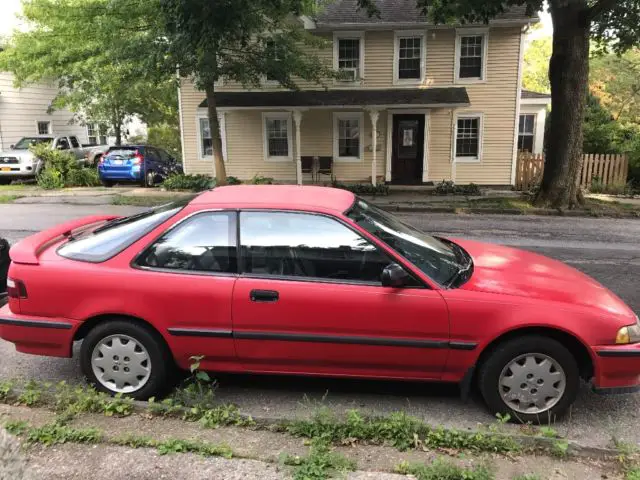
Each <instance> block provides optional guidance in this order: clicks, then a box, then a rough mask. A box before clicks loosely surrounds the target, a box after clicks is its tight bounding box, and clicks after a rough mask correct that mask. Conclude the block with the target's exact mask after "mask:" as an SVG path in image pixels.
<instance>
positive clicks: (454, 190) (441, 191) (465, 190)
mask: <svg viewBox="0 0 640 480" xmlns="http://www.w3.org/2000/svg"><path fill="white" fill-rule="evenodd" d="M435 193H436V195H469V196H475V195H482V192H481V191H480V187H478V185H476V184H475V183H470V184H469V185H456V184H455V183H454V182H453V181H451V180H442V182H440V183H439V184H437V185H436V189H435Z"/></svg>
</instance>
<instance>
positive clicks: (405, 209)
mask: <svg viewBox="0 0 640 480" xmlns="http://www.w3.org/2000/svg"><path fill="white" fill-rule="evenodd" d="M373 203H374V204H375V205H377V206H378V207H380V208H381V209H383V210H386V211H388V212H399V213H411V212H415V213H455V214H464V213H467V214H474V215H535V216H555V217H587V218H628V219H640V215H638V214H636V213H632V212H629V213H620V214H616V215H611V214H602V215H597V214H593V213H591V212H588V211H580V210H554V209H542V208H539V209H538V208H535V209H534V208H532V209H529V210H519V209H517V208H469V207H466V206H463V205H461V206H459V207H443V206H437V207H429V206H426V205H394V204H383V203H377V202H373Z"/></svg>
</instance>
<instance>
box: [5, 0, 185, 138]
mask: <svg viewBox="0 0 640 480" xmlns="http://www.w3.org/2000/svg"><path fill="white" fill-rule="evenodd" d="M157 7H158V4H157V1H156V0H148V1H147V0H145V1H144V2H123V1H119V2H118V1H115V2H114V1H111V0H25V1H24V2H23V13H24V17H25V19H26V20H27V21H28V22H29V24H30V25H31V28H30V29H29V30H27V31H24V32H16V33H15V34H14V35H13V37H12V38H11V39H10V40H9V42H8V45H7V48H6V50H4V51H3V52H1V53H0V69H1V70H7V71H10V72H12V73H13V74H14V75H15V79H16V83H17V85H18V86H20V85H23V84H28V83H32V82H37V81H42V80H45V81H57V82H58V86H59V87H60V93H59V95H58V96H57V97H56V99H55V100H54V102H53V103H52V108H62V107H66V108H69V109H71V110H72V111H75V112H77V119H78V120H80V121H81V122H85V121H92V122H100V123H104V124H107V125H109V126H110V128H111V130H112V132H113V134H114V135H115V137H116V143H117V144H120V142H121V140H122V126H123V123H124V122H125V121H126V120H127V119H128V118H130V117H131V116H133V115H138V116H140V117H141V118H142V119H143V120H147V119H153V118H156V117H158V116H161V117H162V116H163V115H165V114H166V113H167V108H166V103H165V101H166V99H167V98H169V97H170V96H171V95H172V94H173V95H175V90H176V85H175V78H174V77H175V73H174V71H173V69H169V68H167V66H166V65H164V66H163V68H159V66H160V65H161V62H159V61H157V60H158V59H159V58H163V57H162V55H163V54H162V51H161V48H160V47H161V43H160V42H158V41H157V31H158V29H157V25H154V24H153V22H154V18H156V17H157V14H156V12H157ZM149 66H152V67H153V68H149ZM156 99H157V101H156ZM169 109H170V107H169ZM176 118H177V116H176ZM174 121H175V120H174Z"/></svg>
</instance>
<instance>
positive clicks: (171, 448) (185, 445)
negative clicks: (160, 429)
mask: <svg viewBox="0 0 640 480" xmlns="http://www.w3.org/2000/svg"><path fill="white" fill-rule="evenodd" d="M155 446H156V449H157V450H158V453H159V454H160V455H168V454H171V453H196V454H199V455H203V456H205V457H224V458H231V457H233V452H232V450H231V449H230V448H229V447H228V446H226V445H214V444H212V443H207V442H201V441H197V440H180V439H169V440H165V441H163V442H158V443H156V445H155Z"/></svg>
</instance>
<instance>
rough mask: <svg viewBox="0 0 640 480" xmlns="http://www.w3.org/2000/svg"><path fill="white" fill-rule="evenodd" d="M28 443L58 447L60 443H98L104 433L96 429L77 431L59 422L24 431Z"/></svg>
mask: <svg viewBox="0 0 640 480" xmlns="http://www.w3.org/2000/svg"><path fill="white" fill-rule="evenodd" d="M23 434H24V435H25V438H26V441H27V442H28V443H41V444H43V445H47V446H50V445H56V444H59V443H98V442H100V440H102V433H101V432H100V431H99V430H97V429H95V428H86V429H76V428H72V427H68V426H66V425H61V424H59V423H57V422H54V423H49V424H47V425H43V426H42V427H31V428H28V429H26V430H24V431H23Z"/></svg>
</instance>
